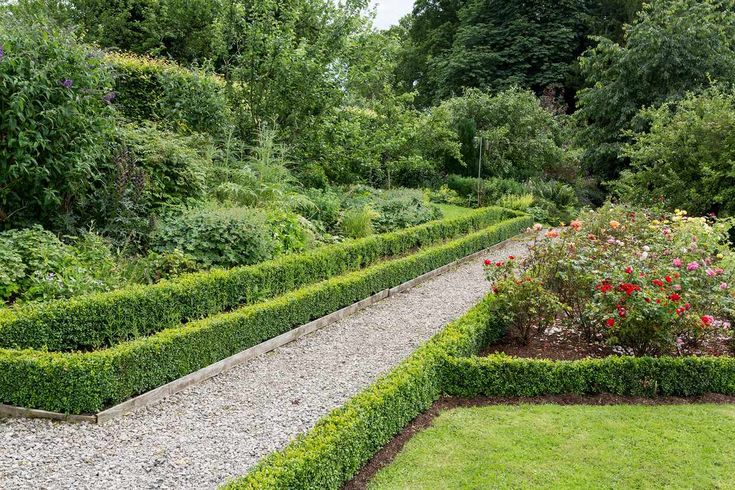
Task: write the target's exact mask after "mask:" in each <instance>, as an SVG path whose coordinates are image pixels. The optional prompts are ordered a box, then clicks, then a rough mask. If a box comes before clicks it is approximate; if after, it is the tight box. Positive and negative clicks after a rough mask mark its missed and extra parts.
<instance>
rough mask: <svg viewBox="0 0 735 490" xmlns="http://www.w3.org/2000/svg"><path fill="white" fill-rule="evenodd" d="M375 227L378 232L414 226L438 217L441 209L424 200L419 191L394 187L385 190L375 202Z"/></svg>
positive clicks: (440, 215)
mask: <svg viewBox="0 0 735 490" xmlns="http://www.w3.org/2000/svg"><path fill="white" fill-rule="evenodd" d="M375 211H376V212H377V213H378V216H377V217H376V219H375V229H376V230H377V231H378V233H384V232H386V231H393V230H399V229H401V228H407V227H409V226H416V225H420V224H422V223H426V222H427V221H432V220H435V219H440V218H441V217H442V214H441V211H440V210H439V208H437V207H436V206H432V205H431V204H428V203H426V202H425V201H424V196H423V193H422V192H421V191H418V190H416V191H411V190H408V189H394V190H391V191H385V192H384V193H382V194H381V195H380V197H379V199H377V200H376V202H375Z"/></svg>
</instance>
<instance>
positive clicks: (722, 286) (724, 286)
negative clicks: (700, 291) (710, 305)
mask: <svg viewBox="0 0 735 490" xmlns="http://www.w3.org/2000/svg"><path fill="white" fill-rule="evenodd" d="M727 287H728V286H727V283H726V282H723V283H721V284H720V289H727Z"/></svg>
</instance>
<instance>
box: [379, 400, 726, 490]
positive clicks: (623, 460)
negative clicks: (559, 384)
mask: <svg viewBox="0 0 735 490" xmlns="http://www.w3.org/2000/svg"><path fill="white" fill-rule="evenodd" d="M734 440H735V406H733V405H659V406H631V405H616V406H602V407H594V406H559V405H520V406H489V407H477V408H464V409H454V410H450V411H447V412H445V413H443V414H441V415H440V416H439V417H438V418H437V419H436V420H435V421H434V424H433V426H432V427H431V428H429V429H427V430H425V431H423V432H421V433H419V434H418V435H417V436H415V437H414V438H413V439H411V440H410V441H409V442H408V443H407V444H406V446H405V447H404V449H403V451H402V452H401V453H400V454H399V455H398V456H397V457H396V459H395V461H394V462H393V463H392V464H391V465H390V466H388V467H387V468H385V469H383V470H382V471H381V472H380V473H378V474H377V475H376V477H375V479H374V480H373V482H372V483H371V485H370V488H371V489H372V490H376V489H381V490H384V489H398V488H400V489H419V488H421V489H454V488H467V489H470V488H471V489H475V488H477V489H479V488H554V489H558V488H585V489H589V488H735V444H733V441H734Z"/></svg>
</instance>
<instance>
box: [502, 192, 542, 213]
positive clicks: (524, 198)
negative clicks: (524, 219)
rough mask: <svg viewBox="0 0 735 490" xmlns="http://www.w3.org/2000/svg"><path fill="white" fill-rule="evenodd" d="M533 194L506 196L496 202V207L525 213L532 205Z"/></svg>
mask: <svg viewBox="0 0 735 490" xmlns="http://www.w3.org/2000/svg"><path fill="white" fill-rule="evenodd" d="M533 202H534V198H533V194H521V195H519V196H516V195H513V194H507V195H505V196H503V197H501V198H500V199H498V201H497V205H498V206H500V207H503V208H508V209H516V210H518V211H526V210H527V209H528V208H530V207H531V205H533Z"/></svg>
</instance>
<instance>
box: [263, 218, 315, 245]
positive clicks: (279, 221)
mask: <svg viewBox="0 0 735 490" xmlns="http://www.w3.org/2000/svg"><path fill="white" fill-rule="evenodd" d="M267 215H268V219H267V223H268V226H269V228H270V230H271V233H272V235H273V237H274V238H275V239H276V248H275V251H274V255H282V254H285V253H298V252H303V251H304V250H306V247H307V245H308V242H309V236H308V235H307V231H306V229H305V227H304V221H305V220H303V218H301V217H300V216H299V215H297V214H295V213H289V212H285V211H280V210H271V211H268V214H267Z"/></svg>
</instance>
